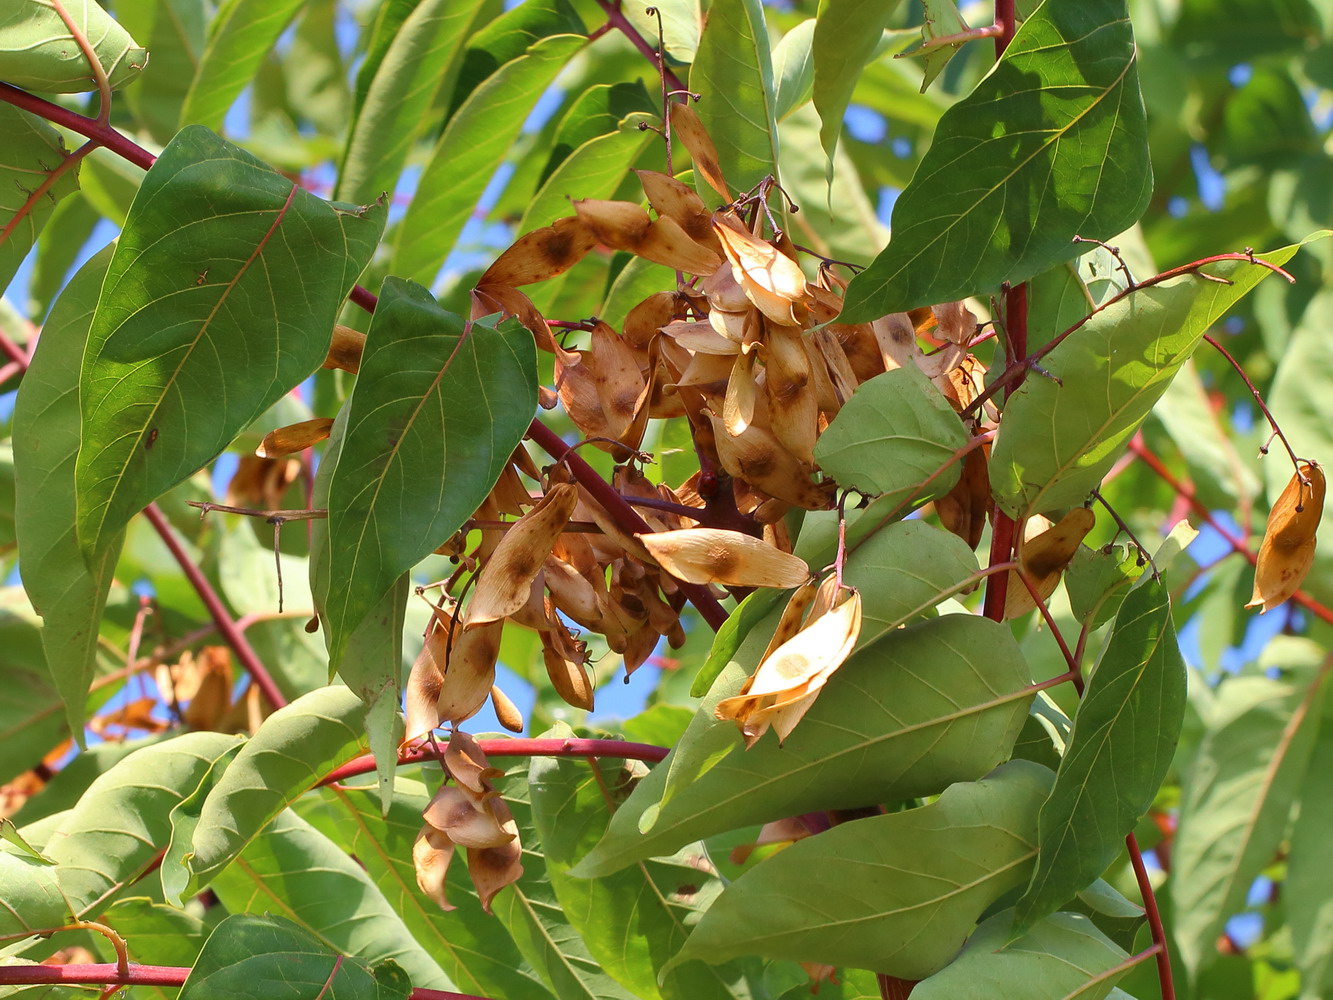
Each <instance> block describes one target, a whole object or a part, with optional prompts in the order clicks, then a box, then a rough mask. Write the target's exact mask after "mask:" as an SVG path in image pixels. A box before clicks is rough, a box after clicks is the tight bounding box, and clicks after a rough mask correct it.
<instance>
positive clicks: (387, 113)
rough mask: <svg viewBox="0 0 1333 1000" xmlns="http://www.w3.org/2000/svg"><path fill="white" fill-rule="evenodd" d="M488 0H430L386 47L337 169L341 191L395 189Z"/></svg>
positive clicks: (350, 196)
mask: <svg viewBox="0 0 1333 1000" xmlns="http://www.w3.org/2000/svg"><path fill="white" fill-rule="evenodd" d="M482 5H483V0H464V2H462V3H459V2H458V0H423V2H421V3H419V4H418V5H417V6H416V9H415V10H413V11H412V13H411V14H409V15H408V16H407V18H406V19H405V20H404V21H403V23H402V26H401V27H399V29H398V31H397V32H396V33H395V34H394V36H393V41H392V42H391V43H390V44H389V46H388V48H387V49H386V50H385V51H384V53H383V54H382V56H381V58H380V61H379V63H378V65H377V66H376V67H375V74H374V76H373V78H372V79H371V81H370V83H369V86H368V88H367V90H366V93H365V98H364V100H363V101H362V102H361V103H360V105H359V106H358V109H357V113H356V118H355V120H354V121H353V122H352V127H351V131H350V134H349V135H348V137H347V145H346V147H345V148H344V151H343V157H342V163H341V166H340V167H339V170H338V186H337V189H336V191H335V196H336V197H337V198H339V199H341V200H343V201H354V202H360V201H371V200H373V199H375V198H378V197H379V196H380V195H382V194H385V193H390V194H391V193H392V192H393V190H394V187H395V186H396V185H397V182H398V174H399V172H400V171H401V170H402V167H403V164H404V163H405V162H406V161H407V154H408V153H409V152H410V151H411V148H412V143H413V141H414V140H415V139H416V137H417V136H418V134H420V133H421V132H422V131H423V130H424V129H425V128H427V127H428V126H429V125H430V124H431V122H430V117H429V115H427V113H426V112H427V111H428V109H429V108H430V105H431V101H432V99H433V98H434V97H435V94H436V92H437V91H439V90H440V89H441V81H445V82H446V83H447V82H451V81H452V79H453V77H454V75H455V74H456V73H457V71H458V66H459V64H460V61H461V57H462V53H463V46H464V44H465V43H466V41H467V39H468V36H469V35H471V34H472V33H473V32H475V30H476V27H477V21H478V19H479V17H480V15H481V13H482Z"/></svg>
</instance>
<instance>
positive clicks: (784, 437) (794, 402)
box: [764, 324, 819, 465]
mask: <svg viewBox="0 0 1333 1000" xmlns="http://www.w3.org/2000/svg"><path fill="white" fill-rule="evenodd" d="M766 348H767V350H766V351H765V354H764V393H765V395H766V396H767V397H768V412H769V428H770V429H771V430H772V431H773V436H774V437H776V438H777V439H778V440H779V441H780V442H782V444H783V446H784V447H785V448H786V449H787V450H788V451H789V452H791V453H792V454H793V455H795V456H796V457H797V458H798V459H800V460H801V461H802V462H806V463H809V464H810V465H814V462H815V438H816V437H818V435H819V405H818V401H817V400H816V398H815V389H814V386H813V385H812V384H811V366H810V358H809V356H808V355H807V354H806V353H805V343H804V338H803V337H802V336H801V331H800V330H799V329H797V328H795V327H780V326H774V325H772V324H770V325H769V328H768V341H767V344H766Z"/></svg>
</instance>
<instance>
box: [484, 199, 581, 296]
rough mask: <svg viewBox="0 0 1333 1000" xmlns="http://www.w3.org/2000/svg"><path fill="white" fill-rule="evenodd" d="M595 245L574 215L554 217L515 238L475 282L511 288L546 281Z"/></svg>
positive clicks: (566, 269)
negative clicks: (560, 217)
mask: <svg viewBox="0 0 1333 1000" xmlns="http://www.w3.org/2000/svg"><path fill="white" fill-rule="evenodd" d="M596 245H597V237H596V236H594V235H593V232H592V230H591V229H589V228H588V226H587V225H585V224H584V223H583V222H582V221H581V220H580V219H579V218H578V217H576V216H568V217H566V218H563V219H556V220H555V222H553V223H551V224H550V225H549V226H543V227H542V228H541V229H534V230H533V231H532V232H530V233H525V234H524V235H523V236H520V237H519V238H518V239H517V240H515V241H514V242H513V243H512V244H511V245H510V247H509V249H508V250H506V251H505V252H504V253H502V254H500V256H499V257H497V258H496V259H495V263H493V264H492V265H491V266H490V267H488V268H487V269H486V273H485V274H483V275H482V276H481V280H480V281H478V282H477V284H478V285H508V286H510V287H511V288H513V287H516V286H518V285H530V284H532V283H533V282H536V281H546V280H547V279H548V278H554V277H555V276H556V275H558V274H563V273H564V272H565V271H568V270H569V269H570V268H571V267H573V266H574V265H575V264H577V263H578V262H579V261H580V260H582V259H583V257H584V255H585V254H587V252H588V251H589V250H591V249H592V248H593V247H594V246H596Z"/></svg>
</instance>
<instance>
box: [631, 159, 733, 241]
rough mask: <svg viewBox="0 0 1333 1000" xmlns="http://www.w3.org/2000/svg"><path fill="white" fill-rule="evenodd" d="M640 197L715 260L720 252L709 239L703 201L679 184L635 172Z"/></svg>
mask: <svg viewBox="0 0 1333 1000" xmlns="http://www.w3.org/2000/svg"><path fill="white" fill-rule="evenodd" d="M634 172H635V173H636V174H638V176H639V183H640V184H641V185H643V193H644V194H645V195H647V196H648V204H650V205H652V206H653V211H654V212H656V213H657V214H658V215H665V216H667V217H668V218H671V219H674V220H675V222H676V224H677V225H678V226H680V228H681V229H683V230H684V231H685V233H686V235H688V236H689V237H690V239H692V240H694V241H695V242H696V243H699V244H701V245H702V246H706V247H708V249H710V250H712V251H713V252H714V253H716V254H718V255H719V256H720V255H721V254H722V248H721V246H719V245H718V242H717V237H716V236H714V235H713V227H712V215H713V213H711V212H710V211H708V207H707V206H706V205H705V204H704V200H703V199H702V198H700V197H699V196H698V195H697V194H695V193H694V189H693V188H691V187H690V186H689V185H688V184H685V183H684V182H682V181H678V180H676V178H674V177H669V176H668V175H666V174H659V173H657V172H656V171H654V170H636V171H634Z"/></svg>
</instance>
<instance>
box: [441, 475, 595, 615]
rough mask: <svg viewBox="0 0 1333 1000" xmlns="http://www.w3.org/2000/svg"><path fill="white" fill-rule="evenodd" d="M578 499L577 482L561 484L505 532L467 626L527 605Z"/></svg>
mask: <svg viewBox="0 0 1333 1000" xmlns="http://www.w3.org/2000/svg"><path fill="white" fill-rule="evenodd" d="M577 502H578V491H577V489H576V488H575V487H574V486H573V485H571V484H569V483H557V484H556V485H554V486H552V487H551V488H550V489H549V490H548V491H547V493H546V495H545V496H544V497H542V499H541V502H539V503H538V504H537V506H536V507H534V508H533V509H532V510H530V511H529V512H528V513H526V514H524V515H523V516H522V517H521V518H519V519H518V520H517V521H516V522H514V524H513V526H512V527H510V528H509V529H508V530H507V531H506V532H505V535H504V538H502V539H501V540H500V543H499V544H498V545H496V547H495V551H494V552H493V553H492V555H491V557H490V559H489V560H487V562H486V563H485V564H484V565H483V566H482V568H481V575H480V576H479V577H478V579H477V586H476V589H475V590H474V591H473V594H472V599H471V600H470V601H469V602H468V606H467V614H466V615H465V617H464V623H465V625H466V627H467V628H469V629H471V628H473V627H474V626H477V625H481V624H484V623H486V622H494V621H499V620H501V619H504V618H507V617H509V616H510V615H512V614H513V613H514V612H516V611H518V609H519V608H521V607H522V606H523V604H524V603H525V602H526V601H527V599H528V592H529V588H530V587H531V585H532V580H533V577H535V576H536V575H537V573H538V572H540V570H541V568H542V564H543V563H544V562H545V561H546V557H547V556H548V555H550V553H551V546H552V545H554V544H555V540H556V538H557V537H558V536H559V534H560V532H561V531H562V530H564V527H565V525H566V524H567V523H568V522H569V517H570V514H572V513H573V511H574V505H575V504H576V503H577Z"/></svg>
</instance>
